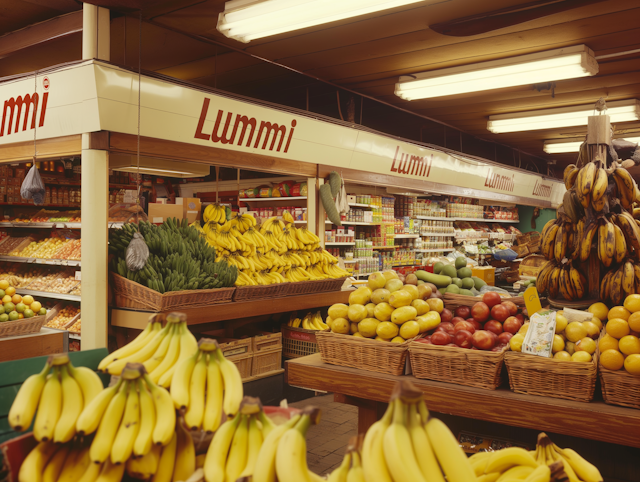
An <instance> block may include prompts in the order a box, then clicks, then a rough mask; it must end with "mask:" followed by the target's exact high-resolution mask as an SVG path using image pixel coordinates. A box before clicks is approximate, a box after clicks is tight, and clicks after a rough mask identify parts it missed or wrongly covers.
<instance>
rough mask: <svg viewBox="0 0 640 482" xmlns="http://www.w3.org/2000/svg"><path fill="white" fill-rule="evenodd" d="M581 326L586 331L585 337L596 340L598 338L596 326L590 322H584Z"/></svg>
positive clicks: (598, 333) (598, 332) (598, 331)
mask: <svg viewBox="0 0 640 482" xmlns="http://www.w3.org/2000/svg"><path fill="white" fill-rule="evenodd" d="M582 326H584V327H585V328H586V329H587V336H589V337H591V338H594V339H597V338H598V337H599V336H600V330H599V329H598V326H597V325H596V324H595V323H593V322H591V321H585V322H583V323H582Z"/></svg>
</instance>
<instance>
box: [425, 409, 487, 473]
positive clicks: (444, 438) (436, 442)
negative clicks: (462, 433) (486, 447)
mask: <svg viewBox="0 0 640 482" xmlns="http://www.w3.org/2000/svg"><path fill="white" fill-rule="evenodd" d="M425 429H426V431H427V436H428V437H429V441H430V442H431V446H432V447H433V451H434V452H435V454H436V458H437V459H438V463H439V464H440V467H442V471H443V472H444V474H445V475H446V477H447V482H464V481H469V480H471V481H473V480H475V478H476V476H475V473H474V472H473V469H472V468H471V464H469V460H468V459H467V456H466V454H465V453H464V452H463V450H462V449H461V448H460V445H459V444H458V441H457V440H456V438H455V437H454V436H453V434H452V433H451V431H450V430H449V428H448V427H447V426H446V425H445V424H444V422H443V421H442V420H440V419H437V418H432V419H430V420H429V421H428V422H427V424H426V425H425Z"/></svg>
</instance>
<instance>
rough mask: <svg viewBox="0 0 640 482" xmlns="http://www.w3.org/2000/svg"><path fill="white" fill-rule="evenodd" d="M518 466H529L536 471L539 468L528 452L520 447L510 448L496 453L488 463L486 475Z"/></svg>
mask: <svg viewBox="0 0 640 482" xmlns="http://www.w3.org/2000/svg"><path fill="white" fill-rule="evenodd" d="M517 465H527V466H529V467H532V468H534V469H535V468H536V467H538V462H537V461H536V459H534V458H533V456H532V455H531V454H530V453H529V452H528V451H527V450H525V449H523V448H520V447H508V448H505V449H502V450H498V451H496V452H494V454H493V456H492V457H491V459H489V462H488V463H487V467H486V469H485V473H490V472H504V471H505V470H507V469H509V468H511V467H514V466H517Z"/></svg>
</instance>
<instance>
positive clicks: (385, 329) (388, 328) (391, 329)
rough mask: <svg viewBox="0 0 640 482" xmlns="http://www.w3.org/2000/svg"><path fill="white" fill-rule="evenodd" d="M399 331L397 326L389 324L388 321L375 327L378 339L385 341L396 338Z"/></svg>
mask: <svg viewBox="0 0 640 482" xmlns="http://www.w3.org/2000/svg"><path fill="white" fill-rule="evenodd" d="M399 331H400V329H399V328H398V325H396V324H394V323H391V322H390V321H383V322H381V323H379V324H378V326H377V327H376V334H377V335H378V336H379V337H380V338H386V339H387V340H391V339H392V338H394V337H396V336H398V332H399Z"/></svg>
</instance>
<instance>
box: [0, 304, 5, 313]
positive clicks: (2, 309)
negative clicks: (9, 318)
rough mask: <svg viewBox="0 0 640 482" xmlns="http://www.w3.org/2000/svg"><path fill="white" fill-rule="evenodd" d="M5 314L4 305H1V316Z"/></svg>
mask: <svg viewBox="0 0 640 482" xmlns="http://www.w3.org/2000/svg"><path fill="white" fill-rule="evenodd" d="M3 313H4V305H0V315H1V314H3Z"/></svg>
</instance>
